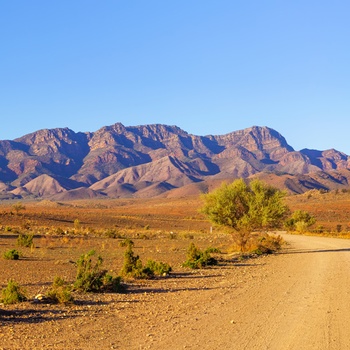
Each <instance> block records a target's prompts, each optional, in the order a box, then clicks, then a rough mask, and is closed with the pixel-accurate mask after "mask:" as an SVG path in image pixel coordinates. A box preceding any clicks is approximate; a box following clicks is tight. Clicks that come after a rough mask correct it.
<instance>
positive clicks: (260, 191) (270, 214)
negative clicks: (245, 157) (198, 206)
mask: <svg viewBox="0 0 350 350" xmlns="http://www.w3.org/2000/svg"><path fill="white" fill-rule="evenodd" d="M284 196H285V193H283V192H281V191H280V190H278V189H276V188H274V187H271V186H269V185H267V184H265V183H263V182H262V181H260V180H253V181H252V182H250V184H246V183H245V182H244V180H243V179H238V180H235V181H234V182H232V183H231V184H227V183H223V184H222V185H221V187H219V188H217V189H216V190H214V191H213V192H211V193H208V194H205V195H203V200H204V206H203V207H202V212H203V213H204V214H206V215H207V216H208V218H209V220H210V221H212V222H213V223H214V224H217V225H219V226H225V227H228V228H230V229H232V230H233V231H234V236H235V239H236V240H237V241H239V245H240V247H241V251H243V250H244V249H245V245H246V244H247V242H248V240H249V235H250V232H252V231H256V230H268V229H272V228H277V227H280V226H281V224H282V223H283V221H284V220H285V217H286V215H288V212H289V209H288V207H287V206H286V205H285V204H284V202H283V198H284Z"/></svg>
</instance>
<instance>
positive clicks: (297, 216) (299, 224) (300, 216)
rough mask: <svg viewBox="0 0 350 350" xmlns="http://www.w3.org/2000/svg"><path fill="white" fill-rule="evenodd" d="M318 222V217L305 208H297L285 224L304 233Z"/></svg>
mask: <svg viewBox="0 0 350 350" xmlns="http://www.w3.org/2000/svg"><path fill="white" fill-rule="evenodd" d="M315 222H316V219H315V218H314V217H313V216H312V215H310V214H309V213H308V212H306V211H304V210H296V211H294V212H293V214H292V216H291V218H289V219H288V220H287V221H286V222H285V226H286V227H287V228H288V229H290V230H295V231H297V232H301V233H304V232H306V231H307V229H308V228H309V227H310V226H312V225H313V224H314V223H315Z"/></svg>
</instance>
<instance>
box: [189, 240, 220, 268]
mask: <svg viewBox="0 0 350 350" xmlns="http://www.w3.org/2000/svg"><path fill="white" fill-rule="evenodd" d="M211 249H212V248H210V250H211ZM210 250H204V251H201V250H200V249H199V248H197V247H196V246H195V244H194V243H191V244H190V246H189V248H188V250H187V260H186V261H185V262H184V263H183V266H184V267H190V268H191V269H201V268H203V267H206V266H210V265H216V264H217V260H216V259H215V258H214V257H212V256H211V255H210Z"/></svg>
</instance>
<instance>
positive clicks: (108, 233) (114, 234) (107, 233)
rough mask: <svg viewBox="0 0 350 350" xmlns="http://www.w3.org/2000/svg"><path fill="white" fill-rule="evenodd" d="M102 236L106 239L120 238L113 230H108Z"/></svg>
mask: <svg viewBox="0 0 350 350" xmlns="http://www.w3.org/2000/svg"><path fill="white" fill-rule="evenodd" d="M104 236H106V237H108V238H120V234H119V233H118V232H117V230H115V229H114V228H109V229H107V230H106V231H105V232H104Z"/></svg>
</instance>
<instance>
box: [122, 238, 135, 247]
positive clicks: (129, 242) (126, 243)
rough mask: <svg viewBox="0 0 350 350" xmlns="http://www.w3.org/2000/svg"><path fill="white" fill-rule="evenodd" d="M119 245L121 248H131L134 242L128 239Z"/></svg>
mask: <svg viewBox="0 0 350 350" xmlns="http://www.w3.org/2000/svg"><path fill="white" fill-rule="evenodd" d="M119 245H120V246H121V247H133V246H134V242H133V241H132V240H131V239H130V238H125V239H123V240H122V241H121V242H120V243H119Z"/></svg>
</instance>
